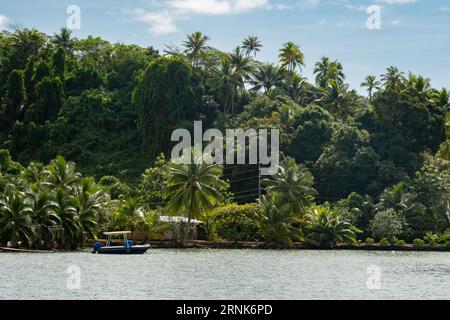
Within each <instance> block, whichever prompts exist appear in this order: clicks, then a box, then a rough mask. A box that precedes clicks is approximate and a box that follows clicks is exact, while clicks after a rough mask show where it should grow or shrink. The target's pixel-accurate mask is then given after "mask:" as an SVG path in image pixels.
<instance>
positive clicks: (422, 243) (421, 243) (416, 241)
mask: <svg viewBox="0 0 450 320" xmlns="http://www.w3.org/2000/svg"><path fill="white" fill-rule="evenodd" d="M413 244H414V246H416V247H418V248H423V247H424V246H425V241H423V240H422V239H414V241H413Z"/></svg>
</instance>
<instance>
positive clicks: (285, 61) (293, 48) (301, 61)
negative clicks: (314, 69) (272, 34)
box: [279, 42, 305, 91]
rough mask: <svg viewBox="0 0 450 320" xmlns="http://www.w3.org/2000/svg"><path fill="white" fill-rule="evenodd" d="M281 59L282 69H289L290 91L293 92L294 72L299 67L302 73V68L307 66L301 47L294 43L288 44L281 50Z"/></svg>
mask: <svg viewBox="0 0 450 320" xmlns="http://www.w3.org/2000/svg"><path fill="white" fill-rule="evenodd" d="M279 58H280V62H281V65H282V67H284V68H287V71H288V85H289V91H291V90H292V78H293V73H294V70H295V69H296V68H297V67H299V68H300V71H301V70H302V66H304V65H305V58H304V55H303V53H302V52H301V50H300V46H298V45H296V44H295V43H293V42H287V43H285V44H284V45H283V48H281V49H280V54H279Z"/></svg>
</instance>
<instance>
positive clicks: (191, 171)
mask: <svg viewBox="0 0 450 320" xmlns="http://www.w3.org/2000/svg"><path fill="white" fill-rule="evenodd" d="M191 160H193V161H192V164H177V163H173V162H171V163H170V164H169V165H168V169H169V178H168V186H167V188H166V192H165V198H166V199H168V200H169V202H168V204H167V209H168V210H170V211H172V212H174V213H184V214H185V215H186V216H187V218H188V225H189V226H190V223H191V221H192V219H199V218H200V216H201V214H202V212H204V210H209V209H212V208H213V207H214V206H216V205H217V204H219V203H220V201H221V199H222V198H223V197H222V194H221V193H220V191H219V189H218V188H219V187H220V186H221V185H223V182H222V181H221V180H220V177H221V175H222V168H221V167H220V166H218V165H210V164H206V163H204V162H202V161H200V160H199V159H198V158H196V157H195V156H194V153H192V155H191ZM187 235H188V233H187V232H186V233H185V235H184V239H186V237H187Z"/></svg>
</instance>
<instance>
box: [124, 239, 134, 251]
mask: <svg viewBox="0 0 450 320" xmlns="http://www.w3.org/2000/svg"><path fill="white" fill-rule="evenodd" d="M133 244H134V243H133V240H127V242H125V248H127V249H128V248H132V247H133Z"/></svg>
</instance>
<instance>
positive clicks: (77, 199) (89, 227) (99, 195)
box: [73, 178, 105, 241]
mask: <svg viewBox="0 0 450 320" xmlns="http://www.w3.org/2000/svg"><path fill="white" fill-rule="evenodd" d="M104 202H105V198H104V192H103V190H102V189H101V188H100V187H98V186H97V185H96V184H95V182H94V180H93V179H92V178H85V179H82V180H81V183H80V185H79V186H77V187H76V188H75V190H74V197H73V205H74V207H75V212H76V215H75V218H74V220H75V224H76V226H77V229H78V240H79V241H84V239H85V236H86V235H88V236H92V237H93V236H94V231H95V227H96V225H97V222H96V221H97V216H98V211H99V210H100V206H101V205H102V204H103V203H104Z"/></svg>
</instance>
